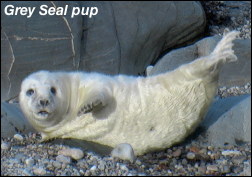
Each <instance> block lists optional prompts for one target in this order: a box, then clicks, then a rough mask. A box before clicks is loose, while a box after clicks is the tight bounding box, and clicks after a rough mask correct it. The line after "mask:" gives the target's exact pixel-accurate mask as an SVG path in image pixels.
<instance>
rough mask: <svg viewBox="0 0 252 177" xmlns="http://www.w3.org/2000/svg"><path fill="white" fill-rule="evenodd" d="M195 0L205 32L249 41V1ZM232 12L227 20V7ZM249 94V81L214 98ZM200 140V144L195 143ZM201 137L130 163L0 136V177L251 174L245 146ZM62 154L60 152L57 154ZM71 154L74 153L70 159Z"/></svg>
mask: <svg viewBox="0 0 252 177" xmlns="http://www.w3.org/2000/svg"><path fill="white" fill-rule="evenodd" d="M228 2H230V3H226V2H225V1H206V2H201V3H202V5H203V7H204V9H205V11H206V16H207V19H208V22H207V26H208V27H207V34H206V36H209V35H210V36H212V35H215V34H218V35H223V31H224V29H225V28H229V29H230V30H234V29H235V30H238V31H241V36H240V37H241V38H251V2H250V1H232V2H231V1H228ZM232 8H233V9H235V10H236V12H237V13H236V14H234V15H233V16H230V13H229V12H230V9H232ZM243 94H251V83H247V84H245V85H244V86H239V87H238V86H233V87H221V88H219V89H218V93H217V96H218V97H220V98H225V97H229V96H236V95H243ZM199 142H201V143H199ZM202 142H204V135H199V136H198V137H197V138H194V139H190V138H189V139H188V140H186V142H183V143H181V144H179V145H177V146H173V147H171V148H168V149H166V150H164V151H160V152H155V153H148V154H145V155H143V156H140V157H137V158H136V160H135V162H133V163H131V162H129V161H125V160H120V159H114V158H112V157H111V156H109V155H106V156H105V155H103V156H102V155H98V154H95V153H93V152H90V151H82V150H77V149H74V150H73V151H71V152H72V153H71V155H69V156H68V155H63V154H64V153H65V152H64V150H65V149H67V148H68V147H67V146H66V145H59V144H53V143H51V142H46V143H39V142H38V140H37V139H36V134H34V133H30V134H27V135H22V134H16V135H15V136H14V137H10V138H1V175H3V176H14V175H17V176H37V175H39V176H40V175H41V176H44V175H53V176H54V175H55V176H83V175H85V176H96V175H97V176H154V175H156V176H160V175H165V176H178V175H186V176H192V175H198V176H199V175H204V176H205V175H218V176H219V175H222V176H237V175H238V176H244V175H245V176H248V175H251V144H250V143H249V144H244V143H241V144H240V145H239V146H233V145H229V144H226V145H225V147H222V148H217V147H213V146H208V145H204V143H202ZM62 150H63V151H62ZM73 154H75V155H73Z"/></svg>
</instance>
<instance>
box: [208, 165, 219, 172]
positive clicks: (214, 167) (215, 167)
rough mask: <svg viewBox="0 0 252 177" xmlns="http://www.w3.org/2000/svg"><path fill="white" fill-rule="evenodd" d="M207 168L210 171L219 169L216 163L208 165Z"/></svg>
mask: <svg viewBox="0 0 252 177" xmlns="http://www.w3.org/2000/svg"><path fill="white" fill-rule="evenodd" d="M207 170H208V171H219V170H218V167H217V166H216V165H208V166H207Z"/></svg>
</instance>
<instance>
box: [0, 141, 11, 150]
mask: <svg viewBox="0 0 252 177" xmlns="http://www.w3.org/2000/svg"><path fill="white" fill-rule="evenodd" d="M1 149H2V150H8V149H10V143H6V142H2V143H1Z"/></svg>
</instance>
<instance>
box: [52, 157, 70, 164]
mask: <svg viewBox="0 0 252 177" xmlns="http://www.w3.org/2000/svg"><path fill="white" fill-rule="evenodd" d="M56 161H58V162H62V163H65V164H68V163H70V162H71V159H70V157H67V156H64V155H58V156H57V157H56Z"/></svg>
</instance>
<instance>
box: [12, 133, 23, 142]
mask: <svg viewBox="0 0 252 177" xmlns="http://www.w3.org/2000/svg"><path fill="white" fill-rule="evenodd" d="M14 138H15V139H17V140H19V141H23V140H24V137H23V136H22V135H20V134H15V135H14Z"/></svg>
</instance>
